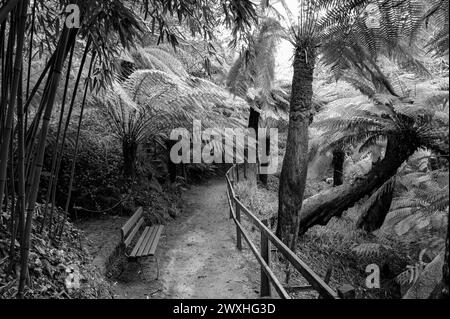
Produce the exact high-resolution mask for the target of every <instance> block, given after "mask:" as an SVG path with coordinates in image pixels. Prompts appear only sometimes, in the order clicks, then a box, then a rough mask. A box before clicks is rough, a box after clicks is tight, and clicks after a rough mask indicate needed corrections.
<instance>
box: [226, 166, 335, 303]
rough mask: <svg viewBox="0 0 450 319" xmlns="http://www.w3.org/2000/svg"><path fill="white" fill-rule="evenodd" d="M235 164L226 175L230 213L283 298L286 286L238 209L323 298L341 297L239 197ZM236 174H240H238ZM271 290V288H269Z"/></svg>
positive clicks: (262, 268)
mask: <svg viewBox="0 0 450 319" xmlns="http://www.w3.org/2000/svg"><path fill="white" fill-rule="evenodd" d="M234 169H235V166H233V167H231V168H230V170H228V171H227V173H226V175H225V177H226V180H227V197H228V204H229V205H230V212H231V213H230V214H231V217H232V218H233V220H234V222H235V223H236V231H237V233H238V234H239V233H241V234H242V235H243V237H244V239H245V240H246V242H247V243H248V244H249V246H250V249H251V250H252V252H253V254H254V255H255V257H256V259H257V260H258V262H259V264H260V265H261V270H262V271H263V272H264V273H265V274H266V275H267V277H268V279H269V280H270V282H271V283H272V284H273V285H274V288H275V290H276V291H277V292H278V294H279V296H280V297H281V298H290V296H289V294H287V293H286V290H285V289H284V287H283V286H282V285H281V284H280V282H279V280H278V279H277V278H276V277H275V275H274V273H273V272H272V270H271V269H270V266H269V265H268V263H267V262H266V261H265V260H264V258H263V257H262V256H261V254H260V253H259V252H258V250H257V249H256V247H255V245H254V244H253V243H252V242H251V240H250V238H249V236H248V235H247V233H246V232H245V230H244V229H243V227H242V225H241V222H240V220H238V218H237V217H236V211H239V212H243V213H245V215H246V216H247V217H248V218H250V220H251V221H252V222H253V223H254V224H255V225H256V226H257V227H258V228H259V230H260V232H261V235H262V236H264V237H265V238H267V239H268V240H269V241H270V242H271V243H272V244H273V245H274V246H275V247H277V248H278V251H279V252H280V253H281V254H282V255H283V256H284V257H285V258H286V259H287V260H288V261H289V262H290V263H291V264H292V266H293V267H294V268H295V269H296V270H297V271H298V272H300V274H302V276H303V277H304V278H305V279H306V280H307V281H308V282H309V284H310V285H311V287H312V288H313V289H314V290H316V291H317V292H318V293H319V295H320V296H321V297H322V298H327V299H339V296H338V294H337V293H336V292H335V291H334V290H333V289H331V288H330V286H328V285H327V284H326V283H325V281H324V280H322V278H320V277H319V276H318V275H317V274H316V273H315V272H314V271H313V270H312V269H311V268H310V267H309V266H308V265H307V264H306V263H305V262H303V261H302V260H301V259H300V258H299V257H298V256H297V255H296V254H295V253H294V252H293V251H292V250H290V249H289V248H288V247H287V246H286V245H285V244H284V243H283V242H282V241H281V240H280V239H279V238H278V237H277V236H275V234H273V233H272V231H271V230H270V229H269V228H268V227H267V226H266V225H264V224H263V223H262V222H261V221H260V220H259V219H258V217H256V216H255V215H254V214H253V213H252V212H251V211H250V210H249V209H248V208H247V207H245V206H244V204H243V203H242V202H241V201H240V200H239V199H238V198H237V196H236V193H235V191H234V187H233V185H232V183H231V180H230V175H232V173H233V170H234ZM236 176H238V175H237V174H236ZM236 238H237V240H238V243H237V246H238V247H241V243H240V242H239V241H240V236H236ZM269 290H270V289H269Z"/></svg>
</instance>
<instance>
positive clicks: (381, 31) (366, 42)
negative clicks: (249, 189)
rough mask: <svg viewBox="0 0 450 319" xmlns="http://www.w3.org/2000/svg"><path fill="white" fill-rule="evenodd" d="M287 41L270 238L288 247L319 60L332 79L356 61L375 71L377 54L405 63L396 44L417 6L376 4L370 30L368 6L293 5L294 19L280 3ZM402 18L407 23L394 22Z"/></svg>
mask: <svg viewBox="0 0 450 319" xmlns="http://www.w3.org/2000/svg"><path fill="white" fill-rule="evenodd" d="M279 2H280V3H281V4H282V6H283V8H284V9H285V11H286V16H287V19H286V20H287V25H286V30H287V32H288V33H289V36H290V41H291V43H292V44H293V46H294V61H293V68H294V75H293V79H292V91H291V100H290V110H289V128H288V139H287V148H286V154H285V157H284V161H283V166H282V171H281V176H280V186H279V208H278V225H277V231H276V234H277V236H278V237H280V238H281V239H282V240H283V241H284V242H286V243H289V244H290V245H291V246H293V245H294V243H295V242H296V238H297V233H298V231H297V230H298V228H299V222H300V218H299V216H300V210H301V208H302V202H303V193H304V189H305V182H306V172H307V163H308V155H307V154H308V151H307V150H308V127H309V125H310V123H311V122H312V119H313V108H312V96H313V89H312V83H313V77H314V76H313V75H314V70H315V65H316V60H317V58H318V57H320V58H321V59H322V60H323V62H324V63H325V64H326V65H329V66H331V70H332V72H333V74H334V75H336V76H337V77H339V76H341V75H342V73H343V71H345V70H347V69H348V68H349V67H351V66H356V67H358V68H363V67H364V65H363V64H362V62H364V61H366V63H368V64H370V65H371V66H372V69H376V68H375V66H376V63H375V61H376V58H377V57H378V56H380V55H382V54H384V55H388V56H390V55H392V54H393V53H396V56H397V57H400V58H410V55H409V54H408V51H405V50H404V47H403V46H402V41H403V40H407V43H409V41H410V39H411V38H412V37H413V35H414V34H415V32H416V30H417V27H418V25H419V24H420V16H419V15H418V14H417V12H418V11H420V5H418V4H417V3H416V2H415V1H385V2H383V3H380V4H379V5H378V11H379V15H377V16H376V19H377V20H378V21H377V22H379V25H376V26H375V27H376V28H377V29H376V30H374V29H372V25H371V24H369V23H366V21H367V19H368V18H371V17H370V16H363V14H364V11H365V9H366V6H367V5H368V4H369V3H371V1H364V0H359V1H358V0H357V1H355V0H348V1H312V0H298V1H297V7H298V12H297V15H296V17H295V15H294V14H293V13H292V11H291V10H290V8H289V6H288V5H287V4H286V2H285V1H279ZM401 14H404V15H406V14H408V17H407V19H403V20H401V19H399V18H395V17H400V16H401Z"/></svg>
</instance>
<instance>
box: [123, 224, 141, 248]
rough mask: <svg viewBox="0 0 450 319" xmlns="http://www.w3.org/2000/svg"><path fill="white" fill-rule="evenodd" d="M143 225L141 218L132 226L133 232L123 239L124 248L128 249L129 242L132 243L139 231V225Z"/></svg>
mask: <svg viewBox="0 0 450 319" xmlns="http://www.w3.org/2000/svg"><path fill="white" fill-rule="evenodd" d="M143 223H144V218H143V217H141V219H139V221H138V222H137V223H136V225H135V226H134V228H133V230H132V231H131V232H130V234H129V235H128V236H127V238H126V239H125V241H124V243H125V247H128V246H129V245H130V244H131V242H132V241H133V238H134V236H136V234H137V232H138V231H139V228H140V227H141V225H142V224H143Z"/></svg>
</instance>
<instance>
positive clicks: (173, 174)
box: [166, 140, 177, 183]
mask: <svg viewBox="0 0 450 319" xmlns="http://www.w3.org/2000/svg"><path fill="white" fill-rule="evenodd" d="M176 143H177V142H176V141H172V140H168V141H166V145H167V153H168V155H167V158H168V159H167V171H168V173H169V181H170V183H175V182H176V180H177V164H175V163H174V162H172V160H171V159H170V149H171V148H172V147H173V146H174V145H175V144H176Z"/></svg>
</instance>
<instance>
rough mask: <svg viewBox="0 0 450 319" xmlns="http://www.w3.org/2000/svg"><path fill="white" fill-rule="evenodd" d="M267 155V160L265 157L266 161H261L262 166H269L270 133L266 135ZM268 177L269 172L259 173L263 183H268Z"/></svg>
mask: <svg viewBox="0 0 450 319" xmlns="http://www.w3.org/2000/svg"><path fill="white" fill-rule="evenodd" d="M266 156H267V160H266V159H264V161H260V165H261V167H266V168H267V167H268V166H269V161H268V156H270V135H268V136H266ZM267 177H268V176H267V174H259V181H260V182H261V183H262V184H263V185H267Z"/></svg>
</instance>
